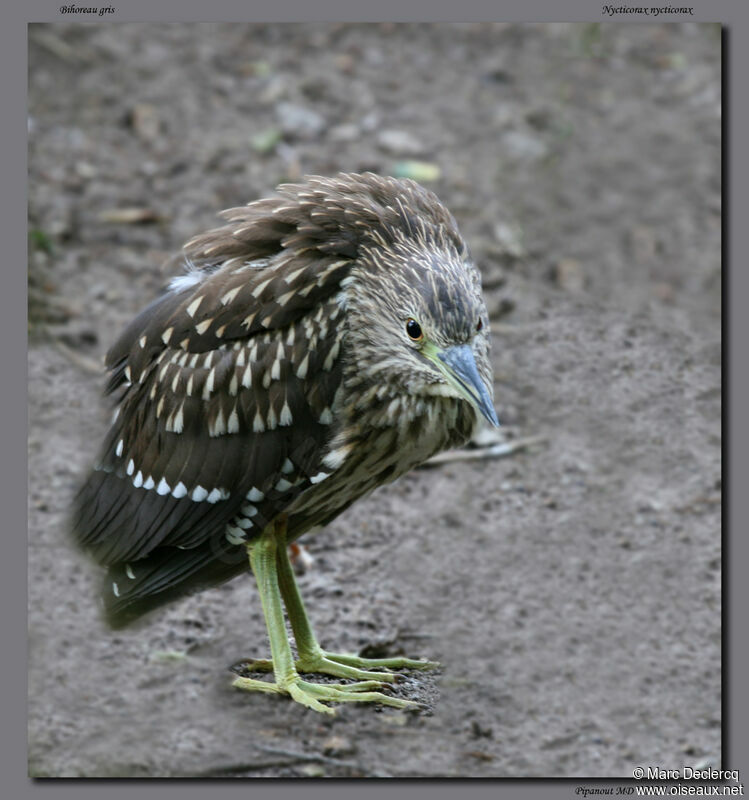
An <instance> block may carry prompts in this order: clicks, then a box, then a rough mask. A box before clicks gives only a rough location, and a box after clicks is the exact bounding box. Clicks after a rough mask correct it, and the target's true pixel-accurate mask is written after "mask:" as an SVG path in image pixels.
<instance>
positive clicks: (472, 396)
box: [432, 344, 499, 426]
mask: <svg viewBox="0 0 749 800" xmlns="http://www.w3.org/2000/svg"><path fill="white" fill-rule="evenodd" d="M435 355H436V358H434V359H432V360H433V362H434V363H435V364H436V365H437V367H439V370H440V372H442V374H443V375H444V376H445V379H446V380H447V382H448V383H449V384H450V386H452V387H453V388H454V389H456V390H457V391H458V392H459V393H460V394H461V396H462V397H464V398H465V399H466V400H467V401H468V402H469V403H470V404H471V405H472V406H473V407H474V408H475V409H476V410H477V411H480V412H481V414H482V415H483V416H484V417H485V418H486V419H487V420H489V422H491V424H492V425H495V426H497V425H499V420H498V419H497V412H496V411H495V410H494V404H493V403H492V397H491V394H490V393H489V389H488V388H487V386H486V384H485V383H484V382H483V381H482V380H481V376H480V375H479V371H478V368H477V367H476V359H475V358H474V357H473V351H472V350H471V348H470V346H469V345H467V344H460V345H454V346H453V347H448V348H447V349H446V350H437V351H436V353H435Z"/></svg>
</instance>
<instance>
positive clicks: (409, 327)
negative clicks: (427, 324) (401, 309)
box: [406, 319, 424, 342]
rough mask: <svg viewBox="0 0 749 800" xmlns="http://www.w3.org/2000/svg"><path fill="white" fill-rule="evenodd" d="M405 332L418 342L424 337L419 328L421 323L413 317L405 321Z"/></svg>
mask: <svg viewBox="0 0 749 800" xmlns="http://www.w3.org/2000/svg"><path fill="white" fill-rule="evenodd" d="M406 333H407V334H408V335H409V337H410V338H411V339H413V340H414V341H415V342H420V341H421V340H422V339H423V338H424V333H423V332H422V330H421V325H419V323H418V322H417V321H416V320H415V319H408V320H407V321H406Z"/></svg>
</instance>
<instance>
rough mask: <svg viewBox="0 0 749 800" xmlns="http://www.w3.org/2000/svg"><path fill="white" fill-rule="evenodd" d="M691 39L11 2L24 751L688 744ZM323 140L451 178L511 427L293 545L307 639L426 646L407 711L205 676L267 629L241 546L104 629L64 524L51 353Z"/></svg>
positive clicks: (368, 760)
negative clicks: (23, 192) (177, 16)
mask: <svg viewBox="0 0 749 800" xmlns="http://www.w3.org/2000/svg"><path fill="white" fill-rule="evenodd" d="M720 47H721V40H720V31H719V29H718V28H717V27H716V26H714V25H695V24H688V25H687V24H685V25H682V24H679V25H660V26H650V25H641V24H638V25H624V24H616V25H614V24H612V25H610V26H606V25H600V26H598V25H562V24H548V25H531V26H515V25H509V26H505V25H486V24H482V25H441V26H433V25H418V26H411V25H389V26H388V25H335V26H333V25H304V26H284V25H270V26H265V25H250V24H239V25H224V24H222V25H188V24H163V25H153V24H149V25H131V24H118V25H114V24H110V25H106V24H104V25H97V24H94V25H59V26H46V25H44V26H41V25H32V26H31V27H30V46H29V58H30V78H29V167H30V178H29V212H30V220H31V221H30V227H31V239H30V242H31V244H30V347H29V476H30V478H29V543H30V550H29V554H30V555H29V758H30V764H29V771H30V774H32V775H35V776H140V777H143V776H196V775H198V776H223V775H226V776H257V777H275V776H281V777H309V776H330V777H356V776H366V777H372V776H395V777H436V776H449V777H529V776H534V777H539V776H568V777H569V776H590V777H592V776H608V777H614V776H624V777H629V776H631V771H632V769H633V768H634V767H635V766H638V765H656V766H660V767H663V768H670V769H675V768H678V767H680V766H682V765H692V766H693V765H695V764H701V765H703V766H704V765H708V764H709V765H713V766H716V767H718V766H720V761H721V728H720V725H721V716H720V713H721V706H720V702H721V680H720V668H721V617H720V610H721V596H720V580H721V572H720V558H721V540H720V524H721V424H720V407H721V373H720V356H721V328H720V322H721V297H720V284H721V275H720V271H721V260H720V245H721V197H720V116H721V94H720ZM414 162H416V163H414ZM340 170H344V171H364V170H373V171H376V172H381V173H387V174H394V173H399V174H411V175H416V176H417V177H419V176H421V177H422V179H423V180H424V182H425V183H426V185H428V186H429V187H430V188H432V189H434V190H435V191H436V192H437V194H438V195H439V196H440V197H441V198H442V199H443V200H444V201H445V203H446V204H447V205H448V207H449V208H450V209H451V210H452V212H453V213H454V215H455V216H456V218H457V220H458V222H459V224H460V226H461V230H462V232H463V234H464V236H465V238H466V239H467V241H468V242H469V243H470V246H471V249H472V252H473V255H474V257H475V258H476V260H477V262H478V263H479V264H480V266H481V269H482V272H483V275H484V285H485V292H486V296H487V302H488V305H489V309H490V314H491V321H492V346H493V352H492V355H493V362H494V368H495V378H496V385H495V395H496V406H497V411H498V414H499V417H500V420H501V421H502V423H503V425H504V431H505V433H506V436H507V437H508V439H517V438H520V437H530V436H533V437H543V441H541V442H540V443H538V444H536V445H534V446H532V447H529V448H528V449H526V450H525V451H523V452H519V453H515V454H514V455H512V456H510V457H508V458H503V459H495V460H479V461H472V462H452V463H448V464H446V465H442V466H440V467H436V468H430V469H421V470H417V471H415V472H413V473H411V474H409V475H407V476H405V477H403V478H402V479H400V480H399V481H398V482H397V483H395V484H393V485H391V486H389V487H385V488H382V489H380V490H378V491H376V492H375V493H373V494H372V495H371V496H370V497H369V498H367V499H366V500H364V501H362V502H359V503H358V504H356V505H355V506H354V507H352V508H351V509H350V510H349V511H348V512H346V513H345V514H344V515H342V516H341V517H339V518H338V519H337V520H336V521H335V522H334V523H333V524H331V525H330V526H329V527H328V528H327V529H326V530H325V531H323V532H321V533H320V534H318V535H317V536H315V537H312V538H309V539H308V540H306V542H305V543H306V546H307V547H308V550H309V553H310V554H311V555H312V556H313V557H314V559H315V560H314V564H313V566H312V568H311V569H310V571H308V572H307V573H306V574H305V575H304V576H302V577H301V579H300V582H301V588H302V592H303V594H304V596H305V598H306V599H307V601H308V604H309V607H310V612H311V616H312V619H313V622H314V624H315V626H316V629H317V632H318V635H319V636H320V638H321V640H322V642H323V644H324V646H327V647H328V648H330V649H333V650H361V649H365V650H367V651H368V652H380V653H392V654H397V653H401V652H404V653H407V654H408V655H413V656H425V657H429V658H433V659H438V660H439V661H440V662H442V664H443V667H442V669H441V671H440V672H438V673H436V674H432V675H428V676H416V677H413V678H411V679H409V681H408V682H406V683H405V684H404V686H403V687H402V691H403V692H404V693H405V694H407V695H410V696H414V697H418V698H420V699H424V700H426V701H428V702H430V703H431V704H432V711H431V712H430V713H419V714H413V713H403V712H400V711H396V710H392V709H387V710H378V709H376V708H373V707H371V706H365V705H362V706H356V707H355V706H345V707H341V708H340V709H339V713H338V716H337V717H336V718H334V719H328V718H325V717H323V716H322V715H318V714H315V713H313V712H311V711H305V710H304V709H303V708H301V707H300V706H298V705H297V704H294V703H292V702H290V701H288V700H287V699H284V698H278V697H273V696H270V695H268V696H265V695H257V694H246V693H241V692H237V691H236V690H233V689H232V688H231V687H230V682H231V674H230V673H229V671H228V668H229V667H230V665H232V664H233V663H235V662H236V661H238V660H239V659H241V658H243V657H248V656H254V657H262V656H264V655H266V654H267V644H266V639H265V630H264V625H263V619H262V614H261V610H260V605H259V602H258V599H257V595H256V593H255V587H254V584H253V580H252V579H251V577H249V576H248V577H247V578H246V579H244V578H240V579H237V580H235V581H233V582H232V583H230V584H227V585H225V586H223V587H221V588H219V589H216V590H212V591H210V592H206V593H203V594H201V595H199V596H196V597H192V598H189V599H188V600H186V601H184V602H180V603H177V604H175V605H173V606H171V607H169V608H168V609H167V610H166V611H165V612H164V613H162V614H161V615H157V616H154V617H152V618H150V619H149V620H147V621H145V622H144V624H142V625H140V626H139V627H138V628H135V629H127V630H125V631H120V632H117V633H113V632H111V631H108V630H107V629H106V628H105V627H104V626H103V624H102V623H101V622H100V620H99V618H98V614H97V604H96V600H95V586H96V583H97V577H98V576H97V571H96V568H95V567H94V566H93V565H92V564H90V563H88V562H87V561H86V560H85V559H84V558H82V557H81V556H80V555H79V554H78V553H77V552H74V551H73V550H72V549H71V548H70V547H69V544H68V541H67V538H66V532H65V520H66V514H67V512H68V507H69V504H70V499H71V496H72V494H73V492H74V491H75V489H76V486H77V484H78V481H79V479H80V476H81V474H82V472H83V471H84V470H85V468H86V466H87V465H89V464H90V463H91V462H92V460H93V458H94V456H95V452H96V449H97V447H98V443H99V441H100V439H101V437H102V435H103V432H104V430H105V427H106V420H107V417H108V414H109V411H108V406H107V404H106V403H105V401H103V400H102V398H101V390H102V388H103V380H102V378H101V376H99V375H96V374H94V373H93V372H92V371H91V370H90V369H88V368H87V365H89V364H90V363H92V362H94V361H97V360H100V359H101V357H102V355H103V353H104V352H105V351H106V350H107V349H108V347H109V346H110V345H111V344H112V343H113V341H114V339H115V337H116V336H117V333H118V331H120V330H121V328H122V327H123V325H124V324H125V323H126V322H127V321H128V320H129V319H130V318H131V317H132V315H133V314H134V313H135V312H136V311H137V310H139V309H140V308H141V307H143V306H144V305H145V304H146V303H147V302H149V301H150V299H151V298H152V297H153V296H154V295H155V294H156V292H157V291H158V289H159V288H160V287H161V286H162V285H163V284H164V282H165V281H166V280H167V278H168V277H170V275H169V274H168V273H167V271H166V270H164V268H163V267H162V264H163V263H164V261H165V259H166V258H167V256H168V255H169V254H170V253H172V252H174V251H175V250H176V249H177V248H178V247H179V246H180V245H181V244H182V242H184V241H185V240H186V239H187V238H188V237H189V236H191V235H192V234H194V233H196V232H199V231H200V230H202V229H205V228H206V227H208V226H211V225H213V224H214V221H215V217H214V214H215V213H216V212H217V211H218V210H220V209H222V208H226V207H229V206H233V205H239V204H242V203H245V202H248V201H250V200H253V199H256V198H258V197H260V196H262V195H264V194H267V193H268V192H270V191H271V190H272V189H273V187H274V186H275V185H276V184H277V183H279V182H281V181H284V180H287V179H294V178H297V177H299V176H300V175H302V174H306V173H316V174H331V173H335V172H337V171H340ZM123 209H124V210H125V213H123ZM128 210H129V211H128ZM133 210H134V211H133Z"/></svg>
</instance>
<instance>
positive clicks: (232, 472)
mask: <svg viewBox="0 0 749 800" xmlns="http://www.w3.org/2000/svg"><path fill="white" fill-rule="evenodd" d="M347 272H348V262H347V261H343V260H340V259H338V260H332V259H328V260H327V262H326V260H323V261H322V262H320V260H319V259H318V261H317V264H312V263H311V262H309V261H308V262H307V263H305V262H304V261H302V262H301V263H299V262H298V261H297V262H296V263H292V262H290V261H287V262H285V263H281V264H278V263H274V264H272V265H265V266H263V267H261V268H258V267H257V266H243V265H235V267H233V268H231V269H228V270H226V269H224V270H221V271H219V272H216V273H214V274H211V275H208V276H207V277H205V278H204V279H203V280H201V281H199V282H198V283H197V284H195V285H194V286H190V287H188V288H187V289H183V290H182V291H180V292H177V293H170V294H168V295H166V296H165V297H164V298H162V299H161V300H160V301H158V302H157V303H156V304H155V305H154V306H152V307H151V308H149V309H147V310H146V311H145V312H144V313H143V314H142V315H141V316H140V317H139V318H137V319H136V320H135V321H134V323H133V324H132V325H131V326H130V328H129V329H128V330H127V331H126V332H125V334H124V335H123V337H122V339H121V340H120V341H119V342H118V343H117V344H116V345H115V347H114V348H113V349H112V351H111V352H110V354H109V357H108V364H109V366H110V369H111V370H112V377H111V380H110V390H112V391H115V390H119V391H121V392H122V396H121V398H120V402H119V407H118V411H117V415H116V419H115V421H114V424H113V426H112V429H111V431H110V433H109V435H108V437H107V440H106V443H105V446H104V452H103V454H102V458H101V461H100V463H99V465H98V466H97V468H96V470H95V471H94V472H93V474H92V475H91V477H90V479H89V481H88V482H87V483H86V484H85V486H84V487H83V489H82V490H81V493H80V494H79V497H78V502H77V515H76V520H75V529H76V532H77V535H78V539H79V542H80V543H81V544H82V545H83V546H84V547H86V548H87V549H89V550H90V551H91V552H92V554H93V555H94V557H95V558H96V559H97V560H98V561H100V562H101V563H104V564H112V563H116V562H119V561H129V560H136V559H139V558H143V557H144V556H145V555H147V554H148V553H149V552H151V551H152V550H154V549H155V548H156V547H159V546H163V545H167V544H168V545H177V546H180V547H188V548H190V547H196V546H198V545H200V544H201V543H203V542H205V541H206V540H207V539H208V538H209V537H211V536H221V535H223V528H224V527H225V525H226V524H227V523H228V522H229V521H230V520H231V519H232V518H233V517H234V515H235V514H237V512H238V511H239V510H240V509H241V507H242V506H243V505H244V504H246V503H247V502H248V499H247V498H248V495H249V494H250V493H251V492H252V490H253V489H254V490H255V492H254V495H257V496H259V493H262V494H263V495H265V496H267V495H271V494H272V495H273V509H266V515H267V514H269V513H272V512H273V511H275V512H278V511H280V510H282V509H283V508H284V506H285V505H286V504H287V503H288V502H289V501H290V500H291V499H293V497H294V496H295V495H296V494H298V491H300V489H301V488H302V487H303V484H304V482H305V481H306V480H308V479H309V478H310V477H313V476H314V475H316V474H318V473H319V472H320V464H319V460H320V457H321V455H322V452H323V448H324V443H325V441H326V440H327V438H328V437H329V435H330V422H331V418H330V407H331V405H332V403H333V398H334V395H335V391H336V389H337V387H338V384H339V383H340V377H341V368H340V358H339V355H340V344H341V338H342V334H343V326H342V322H341V319H340V315H341V313H342V310H341V307H340V306H339V304H338V302H337V301H336V299H335V294H336V293H337V292H338V291H339V288H340V281H341V280H342V278H343V277H345V275H346V274H347ZM310 304H312V305H313V306H314V310H313V309H312V308H310ZM289 462H290V463H289ZM279 482H281V485H282V486H285V484H286V483H291V484H292V487H293V489H294V490H295V491H287V492H280V491H278V490H276V489H275V487H276V486H277V485H278V484H279ZM292 487H290V488H292Z"/></svg>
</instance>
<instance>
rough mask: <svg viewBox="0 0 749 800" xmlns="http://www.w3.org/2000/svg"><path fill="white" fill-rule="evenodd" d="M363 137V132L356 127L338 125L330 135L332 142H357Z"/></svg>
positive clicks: (332, 129)
mask: <svg viewBox="0 0 749 800" xmlns="http://www.w3.org/2000/svg"><path fill="white" fill-rule="evenodd" d="M360 136H361V131H360V130H359V128H358V127H357V126H356V125H353V124H347V125H336V126H335V128H331V130H330V132H329V133H328V139H330V141H331V142H355V141H356V140H357V139H358V138H359V137H360Z"/></svg>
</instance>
